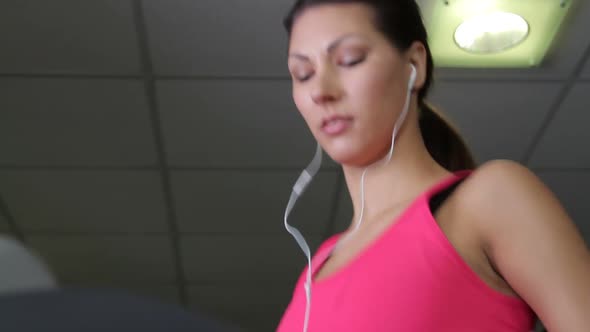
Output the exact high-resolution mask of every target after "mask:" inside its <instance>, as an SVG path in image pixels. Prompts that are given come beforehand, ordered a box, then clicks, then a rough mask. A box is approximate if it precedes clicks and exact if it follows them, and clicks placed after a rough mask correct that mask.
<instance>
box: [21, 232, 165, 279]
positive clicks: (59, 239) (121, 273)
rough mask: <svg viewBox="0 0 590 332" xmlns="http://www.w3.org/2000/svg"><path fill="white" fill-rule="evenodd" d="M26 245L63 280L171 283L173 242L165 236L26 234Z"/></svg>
mask: <svg viewBox="0 0 590 332" xmlns="http://www.w3.org/2000/svg"><path fill="white" fill-rule="evenodd" d="M27 244H28V245H29V246H30V247H31V248H32V249H33V250H35V251H36V252H37V253H38V254H39V255H40V256H41V257H43V258H44V259H45V261H46V262H47V265H48V267H49V269H50V270H51V271H53V272H54V273H55V274H56V275H57V276H58V280H59V281H60V282H62V283H66V284H67V283H76V282H84V283H93V284H96V283H115V282H127V283H131V282H138V283H151V282H154V283H161V282H167V283H171V282H174V281H176V276H175V268H174V266H173V255H172V245H171V243H170V238H169V237H168V236H165V235H153V236H73V235H72V236H60V235H52V236H49V235H47V236H46V235H29V236H27Z"/></svg>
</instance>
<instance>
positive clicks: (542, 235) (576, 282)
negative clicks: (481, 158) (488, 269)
mask: <svg viewBox="0 0 590 332" xmlns="http://www.w3.org/2000/svg"><path fill="white" fill-rule="evenodd" d="M458 190H460V192H461V194H460V195H458V196H459V198H458V201H459V204H460V207H461V215H462V216H464V217H467V218H468V219H469V220H470V221H471V222H472V223H473V224H474V225H476V227H477V230H478V232H479V234H478V235H480V238H482V239H483V241H484V243H483V246H484V248H485V249H486V253H487V254H488V256H489V257H490V259H491V260H492V262H493V263H494V265H495V266H496V267H497V268H498V269H499V272H500V273H501V275H502V276H503V277H504V279H505V280H506V281H507V282H508V284H509V285H510V286H511V287H512V288H513V289H514V290H515V291H516V292H517V293H518V294H519V296H520V297H521V298H523V299H524V300H525V301H526V302H527V303H528V304H529V305H530V306H531V307H532V308H533V310H534V311H535V312H536V313H537V314H538V315H539V316H540V318H541V320H542V321H543V322H544V323H545V326H546V327H547V328H548V329H549V330H550V331H587V328H588V326H589V325H590V316H589V315H587V313H588V312H590V252H589V251H588V247H587V245H586V243H585V241H584V239H583V238H582V235H581V233H580V232H579V230H578V228H577V227H576V224H575V223H574V221H573V220H571V218H570V217H569V215H568V213H567V212H566V210H565V209H564V207H563V206H562V204H561V202H560V201H559V200H558V198H557V197H556V195H555V194H554V193H553V192H551V190H550V189H549V188H548V187H547V186H546V185H545V184H544V183H543V182H542V181H541V180H540V179H539V178H538V177H537V176H536V175H535V174H534V173H533V172H532V171H530V170H529V169H527V168H526V167H524V166H522V165H520V164H518V163H516V162H513V161H507V160H495V161H491V162H488V163H486V164H484V165H482V166H480V167H479V168H478V169H477V170H476V171H474V172H473V173H472V174H471V176H470V177H469V178H468V179H467V180H466V181H465V182H464V184H463V185H461V186H460V187H459V189H458ZM556 299H559V300H558V301H556ZM565 317H567V319H566V318H565Z"/></svg>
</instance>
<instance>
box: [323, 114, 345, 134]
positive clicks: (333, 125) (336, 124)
mask: <svg viewBox="0 0 590 332" xmlns="http://www.w3.org/2000/svg"><path fill="white" fill-rule="evenodd" d="M351 125H352V117H350V116H341V115H338V116H331V117H329V118H326V119H324V121H323V122H322V131H323V132H324V133H326V134H328V135H330V136H334V135H340V134H342V133H344V132H345V131H346V130H348V129H349V128H350V127H351Z"/></svg>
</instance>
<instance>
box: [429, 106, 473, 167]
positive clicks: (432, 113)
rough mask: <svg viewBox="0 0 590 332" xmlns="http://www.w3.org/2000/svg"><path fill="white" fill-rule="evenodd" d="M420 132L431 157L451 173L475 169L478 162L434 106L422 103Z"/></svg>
mask: <svg viewBox="0 0 590 332" xmlns="http://www.w3.org/2000/svg"><path fill="white" fill-rule="evenodd" d="M419 109H420V120H419V124H420V132H421V133H422V137H423V139H424V144H425V145H426V149H427V150H428V152H429V153H430V155H431V156H432V157H433V158H434V160H436V162H437V163H439V164H440V165H441V166H442V167H444V168H446V169H447V170H449V171H451V172H455V171H459V170H465V169H475V168H476V166H477V165H476V162H475V160H474V158H473V155H472V153H471V151H470V150H469V147H468V146H467V144H466V143H465V141H464V140H463V138H462V137H461V135H460V134H459V131H458V130H457V128H456V127H455V126H454V125H453V124H451V122H450V121H449V120H447V119H445V118H444V117H443V115H442V114H441V113H440V112H439V111H437V110H436V109H435V108H434V107H433V106H432V105H430V104H428V103H426V102H424V101H422V102H420V106H419Z"/></svg>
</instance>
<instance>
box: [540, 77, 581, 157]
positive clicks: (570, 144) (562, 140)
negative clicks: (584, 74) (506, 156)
mask: <svg viewBox="0 0 590 332" xmlns="http://www.w3.org/2000/svg"><path fill="white" fill-rule="evenodd" d="M588 95H590V83H580V84H577V85H575V86H574V87H573V88H572V90H571V91H570V93H569V95H568V96H567V98H566V99H565V101H564V102H563V104H562V106H561V108H560V110H559V112H558V113H557V115H556V116H555V117H554V119H553V121H552V122H551V124H550V125H549V127H548V128H547V130H546V131H545V133H544V134H543V137H542V138H541V140H540V142H539V143H538V145H537V147H536V150H535V152H534V154H533V157H532V158H531V162H530V164H531V165H532V166H533V167H536V168H541V167H542V168H546V167H561V168H588V167H590V149H588V146H587V145H588V142H590V132H588V122H589V121H590V114H589V113H588Z"/></svg>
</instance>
